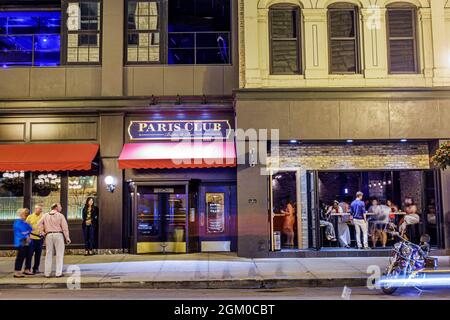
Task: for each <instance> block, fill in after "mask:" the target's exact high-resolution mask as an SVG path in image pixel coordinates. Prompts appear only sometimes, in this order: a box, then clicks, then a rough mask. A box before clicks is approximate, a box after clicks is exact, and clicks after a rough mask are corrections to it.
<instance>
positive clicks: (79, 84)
mask: <svg viewBox="0 0 450 320" xmlns="http://www.w3.org/2000/svg"><path fill="white" fill-rule="evenodd" d="M233 3H234V1H233ZM236 3H237V2H236ZM137 11H138V12H137V13H140V14H147V13H155V7H151V6H148V4H147V3H139V6H138V7H137ZM237 13H238V7H237V5H234V6H233V18H234V20H233V26H232V31H233V42H232V50H233V52H232V65H165V64H152V65H127V66H125V65H124V45H125V41H126V40H125V39H124V32H123V28H124V15H125V3H124V0H108V1H103V16H102V19H101V20H102V39H101V40H102V41H101V43H102V49H101V51H99V50H98V49H95V48H89V49H87V48H83V47H77V45H78V36H77V35H73V36H71V37H70V38H69V41H70V44H71V45H72V46H74V47H76V48H75V49H76V51H70V52H68V57H69V60H70V61H74V60H76V59H78V58H80V59H79V60H78V61H80V62H86V61H87V60H88V59H90V61H92V60H98V59H99V58H100V56H99V55H100V54H101V64H102V65H101V66H100V65H99V66H91V65H83V66H79V65H71V66H60V67H54V68H37V67H35V68H27V67H18V68H12V67H11V68H7V69H4V68H0V100H2V99H22V98H30V99H45V98H78V97H101V96H104V97H124V96H125V97H128V96H135V97H136V96H140V97H141V96H152V95H155V96H162V95H164V96H176V95H188V96H194V95H195V96H202V95H208V96H210V95H215V96H231V95H232V94H233V90H234V89H237V88H238V87H239V83H238V81H239V75H238V72H239V57H238V54H237V52H238V47H239V45H238V44H239V43H238V23H237V20H238V19H237V17H238V16H237ZM137 23H138V28H139V29H140V30H144V29H147V28H154V24H155V23H156V16H151V17H150V18H149V19H147V20H146V19H140V20H139V21H137ZM157 42H159V39H158V36H157V33H154V34H153V35H151V36H150V37H149V36H148V35H140V36H139V45H138V46H136V47H134V48H133V47H132V48H130V50H129V51H128V54H131V55H132V59H133V57H135V59H136V60H137V62H145V60H149V61H156V60H158V59H157V58H158V56H159V47H157V46H153V45H152V46H150V47H147V44H148V43H157ZM99 43H100V41H99ZM0 107H1V102H0Z"/></svg>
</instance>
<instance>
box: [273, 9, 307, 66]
mask: <svg viewBox="0 0 450 320" xmlns="http://www.w3.org/2000/svg"><path fill="white" fill-rule="evenodd" d="M299 17H300V8H299V7H297V6H292V5H285V4H280V5H274V6H272V7H270V10H269V36H270V73H271V74H299V73H300V72H301V71H300V70H301V58H300V30H299V28H300V23H299Z"/></svg>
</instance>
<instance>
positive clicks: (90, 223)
mask: <svg viewBox="0 0 450 320" xmlns="http://www.w3.org/2000/svg"><path fill="white" fill-rule="evenodd" d="M97 225H98V208H97V207H96V206H95V205H94V198H92V197H89V198H87V199H86V204H85V205H84V208H83V224H82V227H83V236H84V248H85V250H86V253H85V256H91V255H93V254H94V253H93V251H92V250H93V249H94V243H95V230H96V229H97Z"/></svg>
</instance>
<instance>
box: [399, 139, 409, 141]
mask: <svg viewBox="0 0 450 320" xmlns="http://www.w3.org/2000/svg"><path fill="white" fill-rule="evenodd" d="M407 141H408V139H400V142H407Z"/></svg>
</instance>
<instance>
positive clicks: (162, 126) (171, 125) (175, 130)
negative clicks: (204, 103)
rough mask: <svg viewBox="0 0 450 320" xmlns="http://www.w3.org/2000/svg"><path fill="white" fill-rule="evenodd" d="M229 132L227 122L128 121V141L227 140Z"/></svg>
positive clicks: (229, 127)
mask: <svg viewBox="0 0 450 320" xmlns="http://www.w3.org/2000/svg"><path fill="white" fill-rule="evenodd" d="M230 130H231V126H230V122H229V121H228V120H162V121H130V125H129V126H128V134H129V136H130V140H176V139H183V138H190V139H195V140H203V139H204V140H207V139H212V138H224V139H227V138H228V136H229V135H230Z"/></svg>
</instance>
